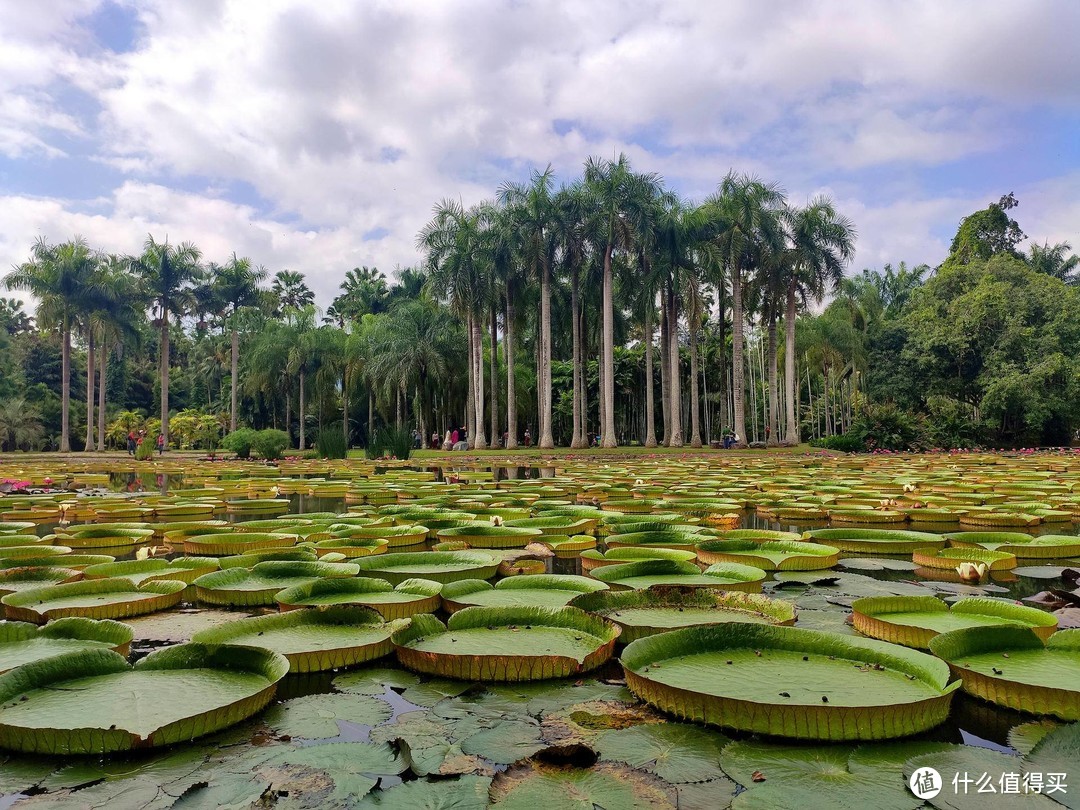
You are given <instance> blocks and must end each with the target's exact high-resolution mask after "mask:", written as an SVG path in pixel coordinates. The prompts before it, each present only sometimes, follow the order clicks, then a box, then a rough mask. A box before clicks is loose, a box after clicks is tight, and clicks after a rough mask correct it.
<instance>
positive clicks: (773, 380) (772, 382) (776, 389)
mask: <svg viewBox="0 0 1080 810" xmlns="http://www.w3.org/2000/svg"><path fill="white" fill-rule="evenodd" d="M768 312H769V438H768V443H769V444H770V445H772V446H774V447H775V446H776V445H778V444H780V433H779V427H780V426H779V424H778V423H779V420H780V402H779V397H780V385H779V382H778V380H777V369H776V351H777V335H776V330H777V323H776V308H775V306H774V305H773V304H770V305H769V308H768Z"/></svg>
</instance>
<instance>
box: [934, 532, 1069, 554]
mask: <svg viewBox="0 0 1080 810" xmlns="http://www.w3.org/2000/svg"><path fill="white" fill-rule="evenodd" d="M946 537H947V538H948V540H949V545H951V546H953V547H956V548H970V547H971V546H976V547H982V548H985V549H990V550H991V551H1000V552H1003V553H1005V554H1012V555H1013V556H1014V557H1016V559H1018V560H1052V559H1057V558H1063V557H1075V556H1076V555H1078V554H1080V537H1076V536H1074V535H1068V534H1043V535H1040V536H1038V537H1032V536H1031V535H1029V534H1023V533H1021V532H952V533H950V534H948V535H946Z"/></svg>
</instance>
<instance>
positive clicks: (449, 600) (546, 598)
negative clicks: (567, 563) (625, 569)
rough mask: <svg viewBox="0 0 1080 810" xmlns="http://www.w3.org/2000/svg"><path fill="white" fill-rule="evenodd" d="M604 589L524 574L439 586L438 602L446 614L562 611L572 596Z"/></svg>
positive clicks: (583, 581) (589, 582) (579, 580)
mask: <svg viewBox="0 0 1080 810" xmlns="http://www.w3.org/2000/svg"><path fill="white" fill-rule="evenodd" d="M606 590H607V585H605V584H604V583H603V582H597V581H596V580H595V579H590V578H588V577H578V576H572V575H563V574H526V575H523V576H517V577H509V578H507V579H503V580H500V581H499V582H498V583H497V584H496V585H495V586H492V585H490V584H489V583H488V582H485V581H484V580H482V579H463V580H459V581H457V582H450V583H447V584H446V585H445V586H443V589H442V599H443V604H444V605H445V607H446V610H447V611H448V612H450V613H454V612H455V611H458V610H461V609H462V608H466V607H477V606H483V607H549V608H555V607H563V606H564V605H566V604H567V603H568V602H569V601H570V600H571V599H573V598H574V597H575V596H578V595H580V594H583V593H592V592H594V591H606Z"/></svg>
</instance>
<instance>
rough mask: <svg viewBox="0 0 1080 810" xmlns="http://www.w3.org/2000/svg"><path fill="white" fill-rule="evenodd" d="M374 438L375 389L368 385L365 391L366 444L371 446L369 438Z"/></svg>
mask: <svg viewBox="0 0 1080 810" xmlns="http://www.w3.org/2000/svg"><path fill="white" fill-rule="evenodd" d="M373 438H375V391H374V389H373V388H372V387H371V385H370V384H369V385H368V392H367V445H368V447H371V440H372V439H373Z"/></svg>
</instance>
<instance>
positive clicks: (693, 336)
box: [688, 303, 701, 447]
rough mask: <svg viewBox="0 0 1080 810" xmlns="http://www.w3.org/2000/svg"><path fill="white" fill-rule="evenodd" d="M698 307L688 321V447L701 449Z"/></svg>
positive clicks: (695, 307) (699, 324)
mask: <svg viewBox="0 0 1080 810" xmlns="http://www.w3.org/2000/svg"><path fill="white" fill-rule="evenodd" d="M698 312H699V310H698V306H697V304H696V303H695V304H694V311H693V315H692V316H691V317H690V318H689V319H688V320H689V324H688V325H689V327H690V446H691V447H701V400H700V399H699V395H698V376H699V375H698V330H699V329H701V319H700V317H699V316H698Z"/></svg>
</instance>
